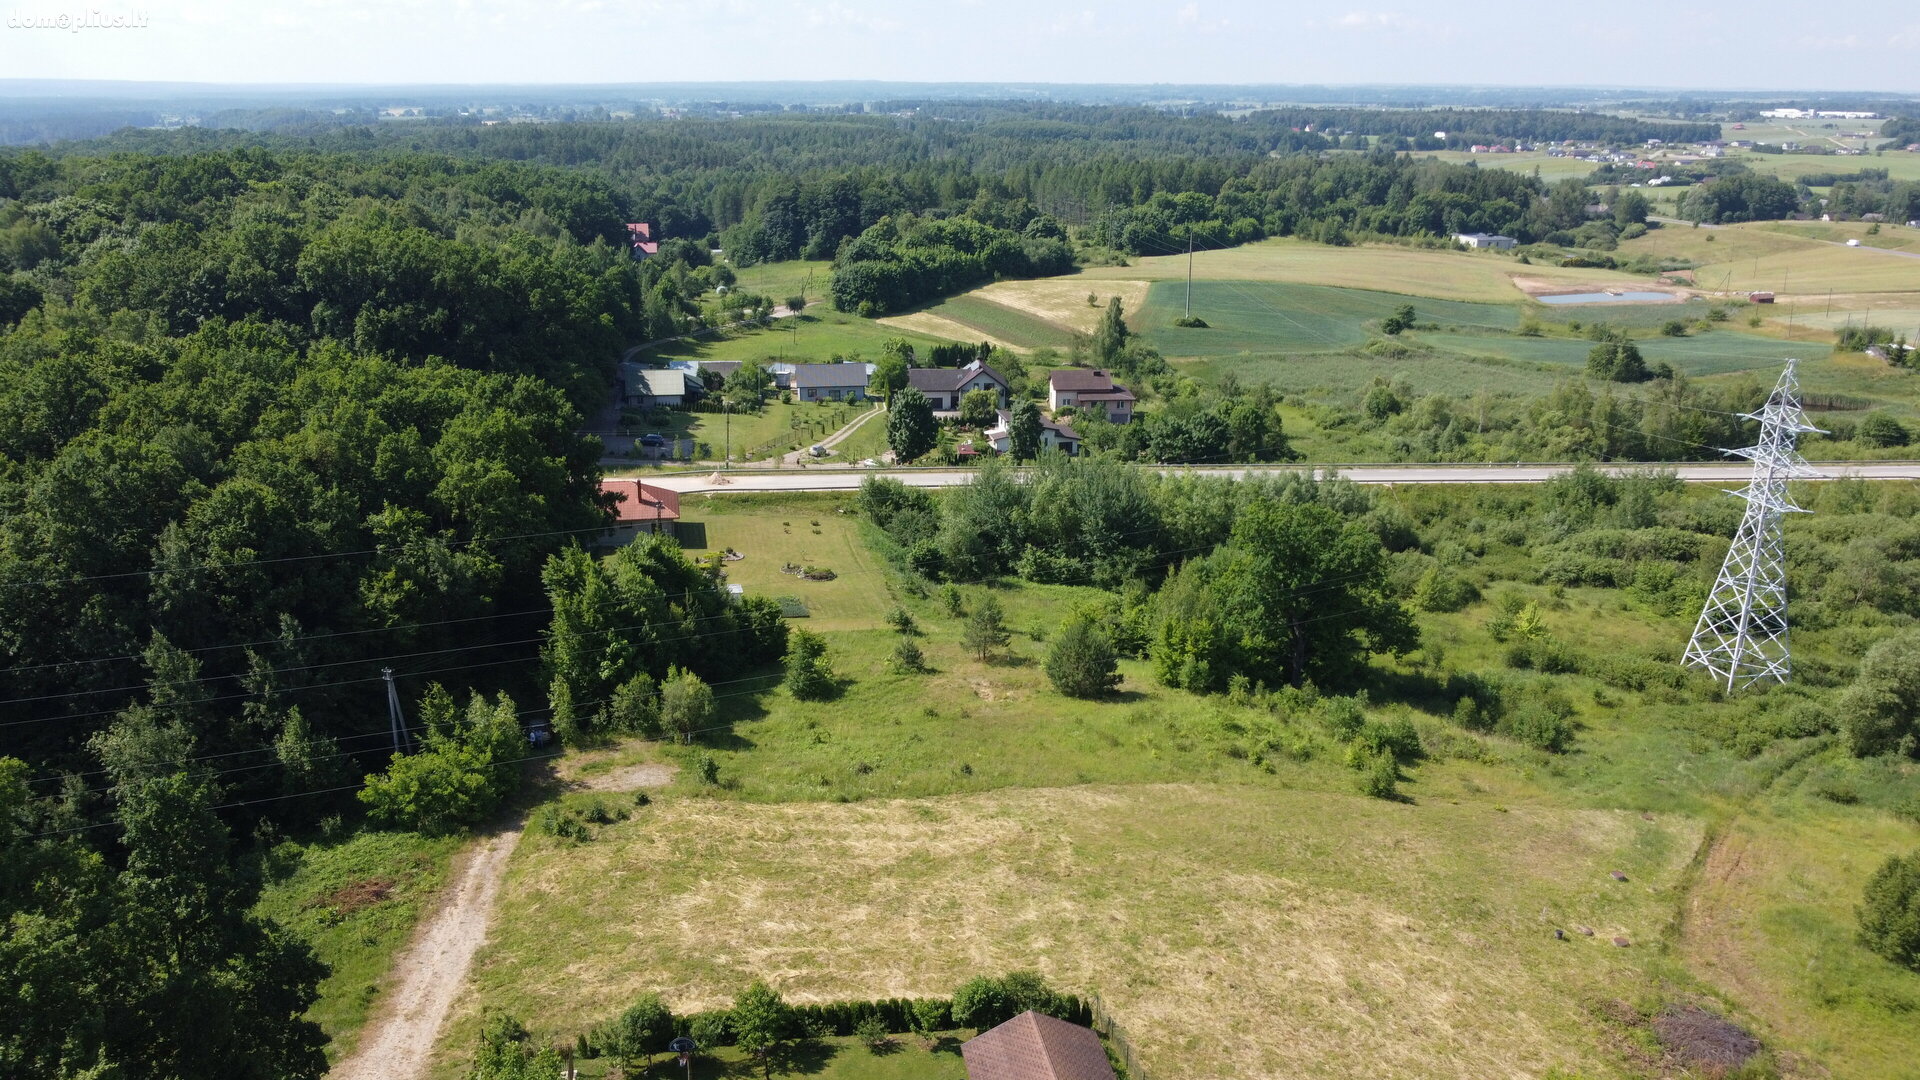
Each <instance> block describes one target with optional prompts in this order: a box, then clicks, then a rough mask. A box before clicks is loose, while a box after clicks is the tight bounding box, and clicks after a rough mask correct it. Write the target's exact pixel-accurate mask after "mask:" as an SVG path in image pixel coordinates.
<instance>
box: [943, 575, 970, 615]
mask: <svg viewBox="0 0 1920 1080" xmlns="http://www.w3.org/2000/svg"><path fill="white" fill-rule="evenodd" d="M940 603H941V604H943V605H945V607H946V609H947V614H948V615H951V616H953V617H954V618H956V619H957V618H959V617H960V616H962V615H965V614H966V613H967V608H966V605H965V604H964V603H962V602H961V598H960V586H958V585H955V584H953V583H951V582H949V583H947V584H946V585H944V586H942V587H941V589H940Z"/></svg>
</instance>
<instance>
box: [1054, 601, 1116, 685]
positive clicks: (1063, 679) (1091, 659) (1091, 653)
mask: <svg viewBox="0 0 1920 1080" xmlns="http://www.w3.org/2000/svg"><path fill="white" fill-rule="evenodd" d="M1046 669H1047V679H1048V680H1049V681H1050V682H1052V683H1053V688H1054V689H1055V690H1058V691H1060V692H1061V693H1062V694H1065V695H1067V696H1068V697H1077V698H1095V697H1100V696H1101V695H1103V694H1105V693H1107V692H1108V691H1110V690H1112V689H1113V688H1114V687H1116V686H1118V685H1120V661H1119V657H1118V656H1117V655H1116V654H1115V652H1114V648H1113V639H1112V638H1110V637H1109V636H1108V635H1107V632H1106V631H1105V630H1104V629H1102V628H1100V627H1099V626H1096V625H1094V623H1093V622H1092V620H1090V619H1086V618H1083V617H1075V618H1072V619H1068V620H1067V622H1066V625H1064V626H1062V627H1061V628H1060V633H1059V635H1058V636H1056V637H1055V638H1054V639H1053V644H1052V645H1050V646H1048V648H1047V662H1046Z"/></svg>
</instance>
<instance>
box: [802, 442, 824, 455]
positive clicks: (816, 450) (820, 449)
mask: <svg viewBox="0 0 1920 1080" xmlns="http://www.w3.org/2000/svg"><path fill="white" fill-rule="evenodd" d="M807 453H809V454H812V455H813V456H814V457H826V456H827V448H826V447H824V446H821V445H820V444H819V443H814V444H813V449H811V450H808V451H807Z"/></svg>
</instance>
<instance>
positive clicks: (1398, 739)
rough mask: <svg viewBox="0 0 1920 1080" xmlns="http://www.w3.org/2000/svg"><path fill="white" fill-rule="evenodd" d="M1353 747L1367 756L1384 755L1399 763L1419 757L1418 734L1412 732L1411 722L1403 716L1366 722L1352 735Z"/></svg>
mask: <svg viewBox="0 0 1920 1080" xmlns="http://www.w3.org/2000/svg"><path fill="white" fill-rule="evenodd" d="M1354 746H1355V747H1356V748H1358V749H1359V750H1360V751H1361V752H1362V753H1363V754H1365V755H1367V756H1372V757H1377V756H1379V755H1381V754H1385V755H1387V756H1388V757H1392V758H1396V759H1398V760H1401V761H1411V760H1413V759H1414V758H1417V757H1419V756H1420V755H1421V749H1420V733H1419V732H1418V731H1415V730H1414V728H1413V721H1411V720H1409V719H1407V718H1406V717H1404V716H1396V717H1394V718H1393V719H1391V720H1368V721H1366V722H1365V723H1363V724H1361V725H1360V730H1359V732H1358V733H1357V734H1355V735H1354Z"/></svg>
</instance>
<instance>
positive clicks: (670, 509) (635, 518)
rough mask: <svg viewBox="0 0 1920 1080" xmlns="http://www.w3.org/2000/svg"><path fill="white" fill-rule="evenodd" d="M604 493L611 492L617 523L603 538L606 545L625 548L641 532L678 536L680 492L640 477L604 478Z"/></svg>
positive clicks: (614, 518) (601, 488) (602, 483)
mask: <svg viewBox="0 0 1920 1080" xmlns="http://www.w3.org/2000/svg"><path fill="white" fill-rule="evenodd" d="M600 494H602V495H611V496H613V497H614V498H615V499H616V500H617V501H616V502H615V503H614V505H613V525H612V526H611V527H610V528H608V530H607V532H606V533H605V536H604V539H603V540H602V541H601V543H602V545H603V546H606V547H623V546H625V545H626V544H629V543H632V542H633V538H634V537H636V536H639V535H640V534H641V533H660V534H662V535H664V536H672V535H674V528H675V526H676V524H677V523H678V522H679V520H680V493H679V492H677V491H669V490H668V489H666V488H663V487H655V486H654V485H652V484H643V483H641V482H640V481H638V480H602V481H600Z"/></svg>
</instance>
